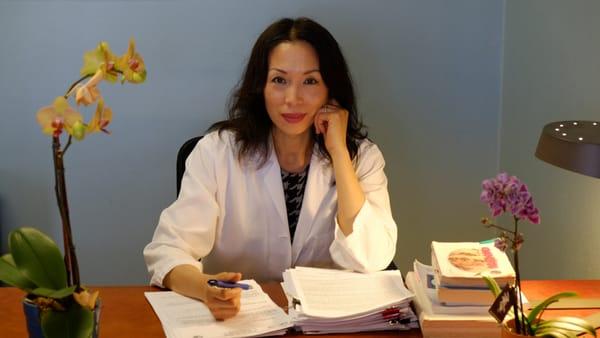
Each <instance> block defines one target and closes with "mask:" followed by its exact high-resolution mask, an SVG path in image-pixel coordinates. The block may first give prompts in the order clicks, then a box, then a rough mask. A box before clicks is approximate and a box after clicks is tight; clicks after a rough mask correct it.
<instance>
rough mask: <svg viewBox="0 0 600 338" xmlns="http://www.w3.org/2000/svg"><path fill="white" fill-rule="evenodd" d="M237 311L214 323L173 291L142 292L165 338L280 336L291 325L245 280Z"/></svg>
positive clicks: (194, 303)
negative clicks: (233, 315) (244, 288)
mask: <svg viewBox="0 0 600 338" xmlns="http://www.w3.org/2000/svg"><path fill="white" fill-rule="evenodd" d="M243 282H244V283H247V284H250V285H251V286H252V288H251V289H250V290H243V291H242V296H241V300H240V304H241V309H240V312H239V313H238V314H237V315H236V316H235V317H233V318H230V319H227V320H224V321H217V320H215V319H214V317H213V315H212V314H211V313H210V311H209V309H208V308H207V307H206V305H204V303H202V302H200V301H198V300H195V299H191V298H187V297H184V296H182V295H179V294H177V293H175V292H171V291H164V292H160V291H159V292H146V293H145V295H146V298H147V299H148V301H149V302H150V304H151V305H152V308H153V309H154V311H155V312H156V314H157V315H158V318H159V319H160V321H161V323H162V325H163V328H164V330H165V334H166V335H167V337H168V338H209V337H231V338H235V337H251V336H259V335H264V334H267V333H268V334H269V335H277V334H284V333H285V329H286V328H288V327H291V326H292V325H293V323H292V322H291V319H290V317H289V316H288V315H287V314H286V313H285V312H284V311H283V310H282V309H281V308H280V307H278V306H277V305H276V304H275V303H274V302H273V301H272V300H271V298H270V297H269V296H268V295H267V294H266V293H264V292H263V291H262V289H261V288H260V286H259V285H258V283H256V282H255V281H254V280H245V281H243Z"/></svg>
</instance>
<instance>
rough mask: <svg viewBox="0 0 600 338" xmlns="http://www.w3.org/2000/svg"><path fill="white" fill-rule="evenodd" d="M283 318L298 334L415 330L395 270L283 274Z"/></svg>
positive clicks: (302, 269)
mask: <svg viewBox="0 0 600 338" xmlns="http://www.w3.org/2000/svg"><path fill="white" fill-rule="evenodd" d="M282 287H283V289H284V291H285V292H286V294H288V298H289V299H291V304H292V306H291V307H290V309H289V311H288V312H289V314H290V316H291V317H292V319H293V321H294V323H295V325H296V327H297V329H299V330H302V332H304V333H321V334H326V333H348V332H359V331H381V330H407V329H410V328H416V327H418V322H417V317H416V316H415V314H414V312H413V311H412V310H411V308H410V306H409V305H410V301H411V300H412V298H413V294H412V293H411V292H410V291H408V290H407V289H406V287H405V286H404V281H403V280H402V276H401V274H400V272H399V271H398V270H394V271H380V272H375V273H370V274H361V273H353V272H347V271H340V270H329V269H317V268H305V267H297V268H295V269H289V270H286V271H285V272H284V273H283V283H282Z"/></svg>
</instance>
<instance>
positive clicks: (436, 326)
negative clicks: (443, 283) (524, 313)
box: [406, 271, 501, 338]
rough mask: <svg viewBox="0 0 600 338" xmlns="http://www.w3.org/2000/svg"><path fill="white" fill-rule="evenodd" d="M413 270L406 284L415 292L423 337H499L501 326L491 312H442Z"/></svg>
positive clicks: (416, 308) (415, 302)
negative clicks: (437, 310)
mask: <svg viewBox="0 0 600 338" xmlns="http://www.w3.org/2000/svg"><path fill="white" fill-rule="evenodd" d="M415 276H416V274H415V273H414V272H412V271H410V272H408V274H407V275H406V286H407V287H408V289H409V290H411V291H412V292H413V293H414V294H415V298H414V305H415V310H416V312H417V315H418V317H419V324H420V326H421V333H422V334H423V338H499V337H500V334H501V330H500V326H499V324H498V323H497V322H496V320H495V319H494V318H492V316H491V315H489V314H440V313H436V312H435V311H434V308H433V307H432V303H431V301H430V300H429V299H428V296H427V294H426V292H425V290H424V289H423V287H422V285H421V284H420V283H419V281H418V280H417V278H416V277H415Z"/></svg>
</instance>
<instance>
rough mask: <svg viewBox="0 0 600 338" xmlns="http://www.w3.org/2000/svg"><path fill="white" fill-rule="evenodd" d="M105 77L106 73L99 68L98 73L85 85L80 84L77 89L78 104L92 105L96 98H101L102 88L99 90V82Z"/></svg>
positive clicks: (76, 100) (76, 98)
mask: <svg viewBox="0 0 600 338" xmlns="http://www.w3.org/2000/svg"><path fill="white" fill-rule="evenodd" d="M104 78H105V73H104V71H103V70H102V69H98V70H97V71H96V74H94V76H92V78H91V79H90V80H89V81H88V82H87V83H86V84H84V85H83V86H78V87H76V89H75V91H76V92H75V102H76V103H77V105H80V104H83V105H84V106H87V105H90V104H92V103H93V102H96V100H98V99H101V97H102V96H101V95H100V90H98V87H97V85H98V83H100V81H102V79H104Z"/></svg>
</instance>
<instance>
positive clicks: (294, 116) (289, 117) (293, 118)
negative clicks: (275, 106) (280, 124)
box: [281, 113, 306, 123]
mask: <svg viewBox="0 0 600 338" xmlns="http://www.w3.org/2000/svg"><path fill="white" fill-rule="evenodd" d="M281 116H282V117H283V119H284V120H285V121H286V122H288V123H298V122H300V121H302V120H303V119H304V117H305V116H306V114H303V113H289V114H281Z"/></svg>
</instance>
